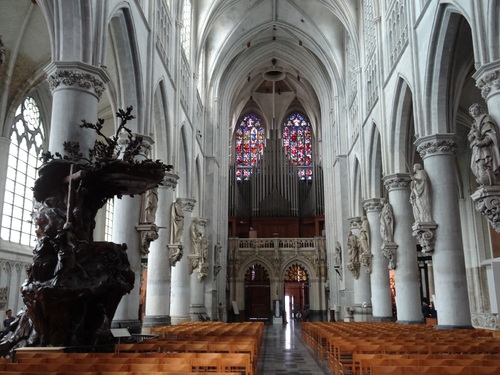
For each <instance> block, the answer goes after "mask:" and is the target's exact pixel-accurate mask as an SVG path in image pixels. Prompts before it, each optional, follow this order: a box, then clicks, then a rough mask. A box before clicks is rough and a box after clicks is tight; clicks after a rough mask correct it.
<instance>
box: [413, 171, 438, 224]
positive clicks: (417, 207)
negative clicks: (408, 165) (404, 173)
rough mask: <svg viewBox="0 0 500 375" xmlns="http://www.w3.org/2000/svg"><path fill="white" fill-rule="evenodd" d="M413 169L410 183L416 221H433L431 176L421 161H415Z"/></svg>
mask: <svg viewBox="0 0 500 375" xmlns="http://www.w3.org/2000/svg"><path fill="white" fill-rule="evenodd" d="M413 171H414V173H413V175H412V176H411V185H410V188H411V192H410V203H411V205H412V207H413V217H414V218H415V222H424V223H428V222H433V220H432V216H431V212H432V211H431V210H432V206H431V186H430V181H429V176H428V175H427V172H426V171H425V170H424V168H423V167H422V165H421V164H420V163H415V165H414V166H413Z"/></svg>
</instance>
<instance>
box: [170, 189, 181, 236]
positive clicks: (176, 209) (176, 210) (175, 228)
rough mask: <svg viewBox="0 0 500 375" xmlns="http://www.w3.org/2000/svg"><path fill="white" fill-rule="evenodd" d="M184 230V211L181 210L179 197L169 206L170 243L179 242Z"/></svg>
mask: <svg viewBox="0 0 500 375" xmlns="http://www.w3.org/2000/svg"><path fill="white" fill-rule="evenodd" d="M183 231H184V212H182V205H181V199H180V198H177V199H176V200H175V202H174V203H172V207H171V230H170V243H172V244H181V237H182V232H183Z"/></svg>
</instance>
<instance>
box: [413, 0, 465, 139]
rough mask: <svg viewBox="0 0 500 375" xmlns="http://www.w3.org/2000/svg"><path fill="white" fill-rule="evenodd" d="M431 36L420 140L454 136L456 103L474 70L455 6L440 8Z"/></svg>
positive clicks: (461, 21)
mask: <svg viewBox="0 0 500 375" xmlns="http://www.w3.org/2000/svg"><path fill="white" fill-rule="evenodd" d="M432 34H433V37H432V41H433V42H432V43H431V46H430V54H429V59H428V63H427V67H428V68H427V72H426V80H425V84H424V87H425V90H426V91H427V92H426V94H425V95H424V97H425V98H426V99H425V102H424V108H425V109H426V110H427V113H426V116H425V119H422V124H423V126H422V128H421V129H418V133H419V134H418V135H419V136H420V137H422V136H425V135H430V134H435V133H454V131H455V128H454V125H455V121H454V120H455V113H456V110H457V106H458V99H459V96H460V93H461V90H462V88H463V86H464V82H465V80H466V79H467V77H468V76H469V75H470V72H471V70H472V69H473V66H474V54H473V42H472V33H471V29H470V25H469V23H468V22H467V20H466V19H465V17H464V16H463V15H462V14H461V13H458V11H457V9H456V8H455V7H454V6H451V5H445V4H444V5H441V6H440V8H439V9H438V12H437V18H436V22H435V29H434V30H433V32H432ZM450 51H451V52H450Z"/></svg>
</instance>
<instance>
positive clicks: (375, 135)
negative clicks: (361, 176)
mask: <svg viewBox="0 0 500 375" xmlns="http://www.w3.org/2000/svg"><path fill="white" fill-rule="evenodd" d="M369 134H370V135H369V138H368V142H367V144H368V150H367V153H366V157H367V161H368V163H370V164H369V167H368V170H367V171H366V175H367V178H366V192H367V196H366V197H365V199H366V198H372V197H381V194H382V187H383V185H382V177H383V175H382V146H381V141H380V133H379V131H378V127H377V125H376V124H375V123H374V122H373V123H372V124H371V129H370V131H369Z"/></svg>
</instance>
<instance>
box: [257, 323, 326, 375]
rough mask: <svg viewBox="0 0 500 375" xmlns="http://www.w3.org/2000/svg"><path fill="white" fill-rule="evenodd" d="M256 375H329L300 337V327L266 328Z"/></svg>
mask: <svg viewBox="0 0 500 375" xmlns="http://www.w3.org/2000/svg"><path fill="white" fill-rule="evenodd" d="M259 356H260V358H259V361H258V363H257V375H284V374H286V375H331V372H330V370H329V369H328V367H327V366H326V362H324V361H320V360H319V358H318V357H317V356H316V354H315V353H314V352H313V351H312V349H311V348H309V346H308V345H306V344H305V343H304V341H303V340H302V338H301V337H300V325H299V324H298V323H294V322H291V323H288V324H286V325H281V324H276V325H271V324H266V326H265V328H264V342H263V343H262V348H261V351H260V355H259Z"/></svg>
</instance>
